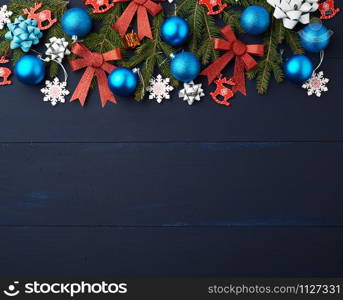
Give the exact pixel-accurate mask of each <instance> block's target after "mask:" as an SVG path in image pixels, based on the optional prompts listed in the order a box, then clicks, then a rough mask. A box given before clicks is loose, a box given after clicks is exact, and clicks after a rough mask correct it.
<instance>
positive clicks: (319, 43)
mask: <svg viewBox="0 0 343 300" xmlns="http://www.w3.org/2000/svg"><path fill="white" fill-rule="evenodd" d="M299 34H300V42H301V45H302V46H303V47H304V49H305V50H307V51H309V52H320V51H322V50H324V49H325V48H326V47H327V46H328V45H329V42H330V36H331V32H330V31H329V30H328V29H327V28H326V27H325V26H324V25H322V24H319V23H313V24H309V25H307V26H305V27H304V29H303V30H301V31H300V33H299Z"/></svg>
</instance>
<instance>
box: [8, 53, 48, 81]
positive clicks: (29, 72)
mask: <svg viewBox="0 0 343 300" xmlns="http://www.w3.org/2000/svg"><path fill="white" fill-rule="evenodd" d="M14 74H15V76H16V77H17V78H18V80H19V81H20V82H22V83H24V84H28V85H37V84H39V83H41V82H42V81H43V79H44V77H45V65H44V63H43V62H42V61H41V60H40V59H39V58H37V57H36V56H33V55H25V56H23V57H22V58H21V59H19V60H18V62H17V63H16V65H15V68H14Z"/></svg>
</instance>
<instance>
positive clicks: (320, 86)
mask: <svg viewBox="0 0 343 300" xmlns="http://www.w3.org/2000/svg"><path fill="white" fill-rule="evenodd" d="M329 81H330V80H329V79H328V78H325V77H324V73H323V72H322V71H321V72H319V73H313V74H312V77H311V78H310V79H309V80H307V81H306V82H305V83H304V84H303V85H302V87H303V88H304V89H307V95H308V96H312V95H316V96H317V97H320V96H321V95H322V92H327V91H328V88H327V86H326V85H327V83H328V82H329Z"/></svg>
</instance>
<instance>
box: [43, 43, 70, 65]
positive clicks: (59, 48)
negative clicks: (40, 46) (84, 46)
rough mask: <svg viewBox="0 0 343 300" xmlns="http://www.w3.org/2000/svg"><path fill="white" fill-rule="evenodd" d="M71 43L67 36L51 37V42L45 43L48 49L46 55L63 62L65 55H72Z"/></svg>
mask: <svg viewBox="0 0 343 300" xmlns="http://www.w3.org/2000/svg"><path fill="white" fill-rule="evenodd" d="M68 45H69V43H68V42H67V41H66V39H65V38H57V37H52V38H50V39H49V43H47V44H45V46H46V47H47V50H46V51H45V55H47V56H49V57H50V59H52V60H56V61H58V62H60V63H61V62H62V60H63V58H64V56H66V55H70V53H71V52H70V50H69V49H68Z"/></svg>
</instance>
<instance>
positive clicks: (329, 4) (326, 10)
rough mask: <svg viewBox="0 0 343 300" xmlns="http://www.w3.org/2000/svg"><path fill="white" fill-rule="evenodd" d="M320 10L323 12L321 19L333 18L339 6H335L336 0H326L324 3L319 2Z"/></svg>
mask: <svg viewBox="0 0 343 300" xmlns="http://www.w3.org/2000/svg"><path fill="white" fill-rule="evenodd" d="M319 11H320V14H321V17H320V18H321V19H324V20H325V19H331V18H333V17H334V16H335V15H336V14H337V13H338V12H339V11H340V9H339V8H335V1H334V0H326V1H324V2H322V3H319Z"/></svg>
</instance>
